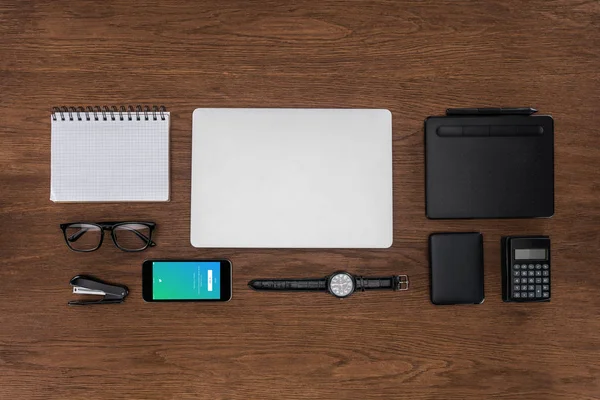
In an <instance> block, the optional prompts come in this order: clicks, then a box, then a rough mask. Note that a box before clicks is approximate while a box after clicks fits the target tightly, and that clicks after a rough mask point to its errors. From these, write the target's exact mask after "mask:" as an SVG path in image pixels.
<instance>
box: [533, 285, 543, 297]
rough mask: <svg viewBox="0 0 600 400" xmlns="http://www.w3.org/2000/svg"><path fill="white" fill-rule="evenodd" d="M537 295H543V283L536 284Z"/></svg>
mask: <svg viewBox="0 0 600 400" xmlns="http://www.w3.org/2000/svg"><path fill="white" fill-rule="evenodd" d="M535 297H542V286H541V285H536V286H535Z"/></svg>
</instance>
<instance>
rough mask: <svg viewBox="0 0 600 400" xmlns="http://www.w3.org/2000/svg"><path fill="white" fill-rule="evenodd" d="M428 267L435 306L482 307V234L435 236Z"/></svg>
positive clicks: (431, 242)
mask: <svg viewBox="0 0 600 400" xmlns="http://www.w3.org/2000/svg"><path fill="white" fill-rule="evenodd" d="M429 263H430V266H431V302H432V303H433V304H439V305H442V304H480V303H483V300H484V298H485V295H484V290H483V237H482V236H481V234H480V233H434V234H432V235H431V236H429Z"/></svg>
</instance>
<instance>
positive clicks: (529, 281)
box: [527, 278, 535, 283]
mask: <svg viewBox="0 0 600 400" xmlns="http://www.w3.org/2000/svg"><path fill="white" fill-rule="evenodd" d="M534 282H535V280H534V279H533V278H529V279H527V283H534Z"/></svg>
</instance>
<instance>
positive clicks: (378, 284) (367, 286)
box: [355, 275, 408, 291]
mask: <svg viewBox="0 0 600 400" xmlns="http://www.w3.org/2000/svg"><path fill="white" fill-rule="evenodd" d="M355 279H356V290H362V291H365V290H375V289H388V290H390V289H391V290H394V291H396V290H408V276H407V275H394V276H385V277H374V278H367V277H364V276H357V277H355Z"/></svg>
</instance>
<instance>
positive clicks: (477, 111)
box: [446, 107, 537, 115]
mask: <svg viewBox="0 0 600 400" xmlns="http://www.w3.org/2000/svg"><path fill="white" fill-rule="evenodd" d="M536 112H537V110H536V109H535V108H531V107H515V108H448V109H447V110H446V115H531V114H534V113H536Z"/></svg>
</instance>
